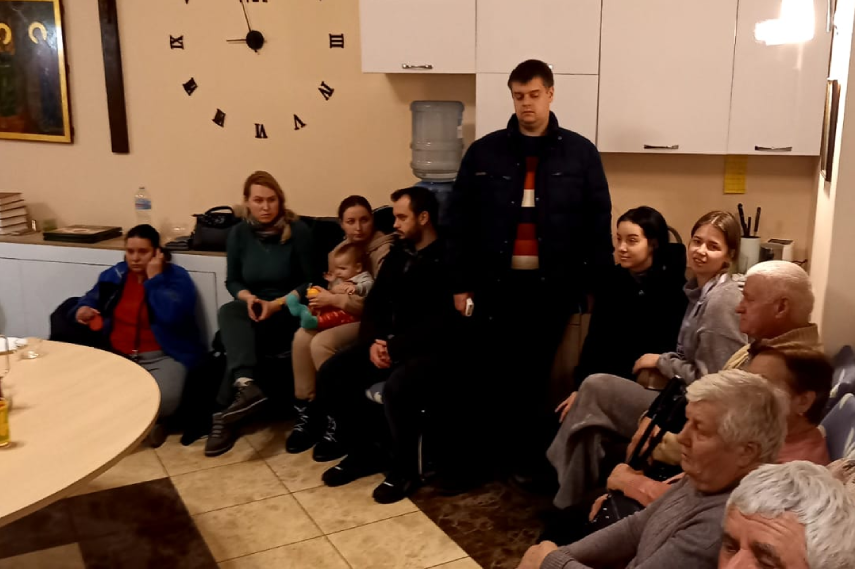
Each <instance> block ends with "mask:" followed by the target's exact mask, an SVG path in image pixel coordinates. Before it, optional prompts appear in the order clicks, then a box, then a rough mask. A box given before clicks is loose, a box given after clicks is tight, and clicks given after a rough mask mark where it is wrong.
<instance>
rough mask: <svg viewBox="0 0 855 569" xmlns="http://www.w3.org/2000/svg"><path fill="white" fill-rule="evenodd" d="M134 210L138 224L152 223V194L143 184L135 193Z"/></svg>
mask: <svg viewBox="0 0 855 569" xmlns="http://www.w3.org/2000/svg"><path fill="white" fill-rule="evenodd" d="M134 212H135V213H136V216H137V225H140V224H142V223H148V224H151V196H150V195H149V193H148V190H146V189H145V188H144V187H143V186H140V187H139V189H138V190H137V191H136V193H135V194H134Z"/></svg>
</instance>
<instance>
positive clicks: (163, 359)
mask: <svg viewBox="0 0 855 569" xmlns="http://www.w3.org/2000/svg"><path fill="white" fill-rule="evenodd" d="M73 315H74V319H75V320H77V322H79V323H80V324H84V325H86V326H89V328H91V329H93V330H96V331H100V332H101V333H102V334H103V335H104V336H105V340H106V341H107V343H108V344H109V346H110V349H112V350H113V351H114V352H116V353H118V354H121V355H123V356H126V357H129V358H131V359H133V360H134V361H135V362H137V363H138V364H139V365H141V366H142V367H144V368H145V369H146V370H147V371H148V372H149V373H151V375H152V376H153V377H154V379H155V381H156V382H157V385H158V387H159V388H160V411H159V418H160V419H163V418H166V417H169V416H170V415H172V414H174V413H175V411H176V410H177V409H178V405H179V404H180V403H181V394H182V392H183V390H184V381H185V379H186V377H187V371H188V369H189V368H192V367H193V366H194V365H196V363H197V362H198V361H199V359H200V358H201V356H202V354H203V348H202V342H201V340H202V338H201V335H200V332H199V329H198V325H197V321H196V287H195V285H194V284H193V281H192V280H191V279H190V275H189V274H188V273H187V271H186V270H185V269H183V268H181V267H179V266H177V265H173V264H172V263H170V262H169V251H164V250H162V249H161V248H160V234H158V232H157V230H156V229H154V228H153V227H152V226H151V225H138V226H136V227H134V228H132V229H131V230H130V231H128V233H127V235H126V237H125V260H124V261H122V262H121V263H118V264H116V265H115V266H113V267H110V268H109V269H107V270H106V271H104V272H103V273H101V275H100V276H99V277H98V283H97V284H96V285H95V286H94V287H93V288H92V290H90V291H89V292H88V293H86V295H85V296H83V297H81V298H80V300H79V301H78V303H77V306H75V307H74V309H73ZM153 433H154V434H153V435H152V437H150V441H151V442H152V444H153V445H154V446H158V445H159V444H160V443H162V442H163V435H164V431H163V430H162V429H160V428H157V429H155V431H153Z"/></svg>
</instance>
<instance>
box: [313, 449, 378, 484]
mask: <svg viewBox="0 0 855 569" xmlns="http://www.w3.org/2000/svg"><path fill="white" fill-rule="evenodd" d="M382 471H383V461H382V460H380V459H379V458H377V457H373V456H359V455H350V456H348V457H347V458H345V459H344V460H342V461H341V462H339V463H338V464H336V465H335V466H333V467H332V468H330V469H328V470H327V471H326V472H324V473H323V475H322V476H321V480H323V482H324V484H326V485H327V486H330V487H335V486H344V485H345V484H350V483H351V482H353V481H354V480H358V479H360V478H363V477H365V476H371V475H372V474H377V473H378V472H382Z"/></svg>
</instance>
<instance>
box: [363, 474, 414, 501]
mask: <svg viewBox="0 0 855 569" xmlns="http://www.w3.org/2000/svg"><path fill="white" fill-rule="evenodd" d="M418 487H419V479H418V477H417V476H405V475H400V474H395V473H394V472H390V473H389V476H387V477H386V480H384V481H383V482H382V483H381V484H380V486H378V487H377V488H375V489H374V494H373V496H374V501H375V502H377V503H378V504H394V503H395V502H400V501H401V500H403V499H404V498H406V497H407V496H409V495H410V494H412V493H413V492H415V491H416V489H417V488H418Z"/></svg>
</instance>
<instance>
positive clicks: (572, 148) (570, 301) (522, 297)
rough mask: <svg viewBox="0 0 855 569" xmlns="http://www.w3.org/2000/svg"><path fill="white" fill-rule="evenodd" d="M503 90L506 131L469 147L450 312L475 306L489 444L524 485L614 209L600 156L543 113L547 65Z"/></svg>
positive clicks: (543, 442)
mask: <svg viewBox="0 0 855 569" xmlns="http://www.w3.org/2000/svg"><path fill="white" fill-rule="evenodd" d="M508 86H509V88H510V91H511V95H512V96H513V101H514V109H515V116H513V117H511V120H510V122H509V123H508V128H507V129H506V130H502V131H497V132H494V133H492V134H488V135H487V136H485V137H483V138H481V139H479V140H476V141H475V142H474V143H473V144H472V146H471V147H470V148H469V150H468V151H467V153H466V156H465V157H464V158H463V162H462V164H461V166H460V171H459V173H458V177H457V182H456V183H455V185H454V189H453V191H452V195H451V206H450V208H449V215H450V231H451V233H450V247H449V249H450V252H451V264H452V269H453V278H454V283H453V286H454V292H455V307H456V308H457V310H459V311H461V312H465V311H466V304H467V300H468V299H472V300H473V302H474V317H475V320H476V323H477V325H478V326H479V328H480V333H479V344H480V345H481V346H483V347H485V348H486V351H483V352H482V353H483V355H482V356H481V357H480V358H479V360H480V361H479V363H478V365H479V366H481V365H487V366H488V371H489V373H487V374H484V373H483V369H482V370H481V372H482V373H480V374H479V375H481V376H482V377H489V378H490V379H489V381H490V385H489V386H484V390H485V391H489V392H491V393H495V394H496V397H497V398H498V400H497V401H496V402H495V403H496V404H497V406H494V407H492V409H493V410H494V412H496V413H497V414H496V415H494V418H498V419H499V424H503V425H507V428H508V429H509V430H510V432H508V433H504V434H503V435H495V433H494V435H493V437H494V439H499V438H500V439H502V444H501V447H502V449H504V450H502V453H503V454H505V453H507V451H508V450H509V451H510V453H509V454H510V456H509V459H510V461H511V463H510V465H509V466H510V467H511V468H512V469H513V470H515V471H516V472H517V473H519V474H524V473H525V474H530V473H531V472H532V470H533V468H534V466H535V464H536V461H542V462H545V460H544V459H543V452H544V451H545V449H546V446H547V445H548V443H549V440H550V438H551V436H552V434H554V433H553V432H550V431H554V426H551V423H550V422H551V421H553V420H554V419H553V418H552V413H551V411H552V410H551V409H550V408H549V401H548V395H547V394H548V392H549V376H550V371H551V368H552V363H553V361H554V358H555V353H556V350H557V349H558V346H559V345H560V343H561V339H562V337H563V333H564V331H565V329H566V327H567V324H568V322H569V319H570V317H571V316H572V315H573V314H574V313H577V312H581V311H584V310H585V309H586V305H587V304H588V302H587V299H588V298H589V296H590V295H591V294H592V293H593V292H594V291H596V289H597V281H598V280H599V279H600V278H602V275H603V274H604V272H605V271H607V270H609V268H610V267H611V266H612V265H613V264H614V260H613V257H612V251H613V247H612V238H611V198H610V196H609V188H608V183H607V182H606V176H605V173H604V171H603V166H602V163H601V162H600V155H599V153H598V152H597V149H596V147H595V146H594V145H593V144H592V143H591V142H590V141H589V140H587V139H585V138H584V137H582V136H580V135H579V134H576V133H575V132H571V131H569V130H566V129H563V128H560V127H559V126H558V119H556V117H555V115H554V114H552V113H551V112H550V110H549V106H550V104H551V103H552V99H553V95H554V87H553V76H552V71H551V70H550V69H549V66H548V65H547V64H546V63H544V62H542V61H537V60H529V61H524V62H523V63H521V64H519V65H518V66H517V67H516V69H514V71H513V72H512V73H511V76H510V79H509V80H508ZM473 347H474V346H473ZM491 422H492V421H491ZM507 437H509V438H507Z"/></svg>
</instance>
